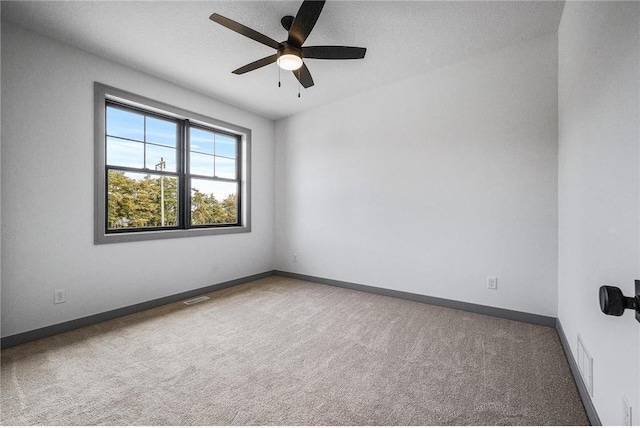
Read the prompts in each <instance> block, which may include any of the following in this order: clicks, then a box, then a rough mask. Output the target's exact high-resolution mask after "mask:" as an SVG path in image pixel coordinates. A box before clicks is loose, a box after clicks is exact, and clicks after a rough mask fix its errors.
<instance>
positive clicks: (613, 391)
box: [558, 1, 640, 425]
mask: <svg viewBox="0 0 640 428" xmlns="http://www.w3.org/2000/svg"><path fill="white" fill-rule="evenodd" d="M639 26H640V3H637V2H627V3H621V2H573V1H569V2H567V3H566V5H565V8H564V12H563V16H562V21H561V24H560V29H559V32H558V38H559V179H558V187H559V277H558V288H559V290H558V316H559V319H560V322H561V323H562V325H563V327H564V330H565V332H566V335H567V338H568V340H569V342H570V344H571V345H572V351H573V352H574V355H575V352H576V346H577V335H578V334H580V335H581V336H582V338H583V340H584V343H585V346H586V347H587V349H588V350H589V351H590V352H591V354H592V357H593V359H594V368H593V376H594V380H593V383H594V396H593V403H594V405H595V407H596V411H597V412H598V415H599V416H600V418H601V420H602V423H603V424H605V425H622V424H623V419H622V396H623V395H626V396H627V397H628V398H629V399H630V400H631V403H632V405H634V411H635V424H636V425H638V424H640V372H639V367H638V361H640V351H639V350H640V342H639V335H638V328H639V327H640V324H638V323H637V322H636V321H635V320H634V319H633V313H632V312H631V311H627V313H626V314H624V315H623V316H622V317H621V318H616V317H608V316H605V315H604V314H602V313H601V312H600V309H599V305H598V288H599V287H600V286H601V285H603V284H609V285H615V286H619V287H620V288H622V289H623V291H624V292H625V294H626V295H633V294H634V293H633V292H634V280H635V279H640V241H639V240H640V195H639V194H638V191H639V188H640V171H639V167H640V150H639V146H640V85H639V79H640V33H639Z"/></svg>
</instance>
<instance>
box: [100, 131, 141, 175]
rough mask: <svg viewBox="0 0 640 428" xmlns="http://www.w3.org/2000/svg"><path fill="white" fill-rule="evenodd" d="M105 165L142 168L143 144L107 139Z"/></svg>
mask: <svg viewBox="0 0 640 428" xmlns="http://www.w3.org/2000/svg"><path fill="white" fill-rule="evenodd" d="M107 165H113V166H128V167H131V168H144V143H137V142H135V141H129V140H120V139H119V138H112V137H107Z"/></svg>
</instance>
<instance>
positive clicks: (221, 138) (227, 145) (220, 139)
mask: <svg viewBox="0 0 640 428" xmlns="http://www.w3.org/2000/svg"><path fill="white" fill-rule="evenodd" d="M215 154H216V155H218V156H225V157H228V158H234V159H235V158H236V138H235V137H231V136H229V135H225V134H216V153H215Z"/></svg>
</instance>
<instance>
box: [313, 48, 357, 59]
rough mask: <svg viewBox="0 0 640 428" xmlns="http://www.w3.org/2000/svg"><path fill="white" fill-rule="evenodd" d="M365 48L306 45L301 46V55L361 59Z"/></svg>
mask: <svg viewBox="0 0 640 428" xmlns="http://www.w3.org/2000/svg"><path fill="white" fill-rule="evenodd" d="M365 53H367V48H354V47H351V46H307V47H303V48H302V56H303V57H305V58H315V59H362V58H364V55H365Z"/></svg>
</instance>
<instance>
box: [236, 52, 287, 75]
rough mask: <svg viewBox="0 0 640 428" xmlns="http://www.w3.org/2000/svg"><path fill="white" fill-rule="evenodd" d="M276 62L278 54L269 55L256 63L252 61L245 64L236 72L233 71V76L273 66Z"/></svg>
mask: <svg viewBox="0 0 640 428" xmlns="http://www.w3.org/2000/svg"><path fill="white" fill-rule="evenodd" d="M277 60H278V54H273V55H269V56H268V57H265V58H262V59H259V60H257V61H253V62H252V63H251V64H247V65H245V66H242V67H240V68H238V69H236V70H233V71H232V73H233V74H244V73H248V72H249V71H253V70H257V69H258V68H260V67H264V66H265V65H269V64H273V63H274V62H276V61H277Z"/></svg>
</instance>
